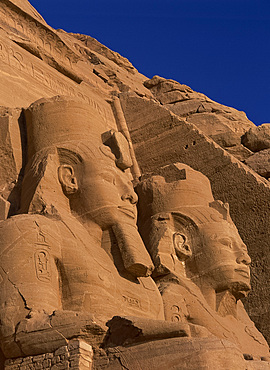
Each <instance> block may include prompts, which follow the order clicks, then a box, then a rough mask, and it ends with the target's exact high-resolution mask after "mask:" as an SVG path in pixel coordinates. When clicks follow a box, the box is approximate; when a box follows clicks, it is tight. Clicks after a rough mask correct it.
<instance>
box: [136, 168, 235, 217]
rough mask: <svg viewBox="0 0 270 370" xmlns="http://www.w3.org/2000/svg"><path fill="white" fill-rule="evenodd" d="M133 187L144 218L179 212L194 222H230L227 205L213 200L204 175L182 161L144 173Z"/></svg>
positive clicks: (209, 186)
mask: <svg viewBox="0 0 270 370" xmlns="http://www.w3.org/2000/svg"><path fill="white" fill-rule="evenodd" d="M137 191H138V194H139V199H140V204H142V205H143V207H144V208H145V209H146V211H147V214H146V213H145V212H143V213H144V216H142V217H144V218H145V217H147V218H149V217H150V218H151V217H153V216H154V215H158V214H162V213H172V214H173V213H181V214H184V215H186V216H187V217H190V218H191V219H192V220H193V221H194V222H195V223H196V224H203V223H207V222H217V221H220V220H222V219H223V220H226V221H229V222H230V216H229V208H228V205H227V204H224V203H222V202H221V201H215V200H214V198H213V194H212V190H211V185H210V181H209V180H208V178H207V177H206V176H205V175H203V174H202V173H201V172H198V171H195V170H194V169H192V168H191V167H189V166H188V165H186V164H183V163H174V164H171V165H168V166H165V167H162V168H160V169H159V170H158V171H156V172H155V173H151V174H147V175H145V176H144V177H142V180H141V182H140V184H139V185H138V186H137Z"/></svg>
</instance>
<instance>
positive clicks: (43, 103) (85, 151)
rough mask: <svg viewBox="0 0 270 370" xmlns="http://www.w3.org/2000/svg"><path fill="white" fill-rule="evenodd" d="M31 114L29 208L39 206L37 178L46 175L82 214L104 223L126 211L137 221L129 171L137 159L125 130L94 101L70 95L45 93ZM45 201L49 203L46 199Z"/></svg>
mask: <svg viewBox="0 0 270 370" xmlns="http://www.w3.org/2000/svg"><path fill="white" fill-rule="evenodd" d="M25 116H26V123H27V136H28V165H27V168H26V174H25V179H24V184H23V192H24V194H23V196H22V200H23V202H24V203H23V204H22V208H23V211H24V212H25V211H27V212H29V207H30V212H31V210H32V211H33V210H34V212H36V211H37V209H36V207H37V206H38V204H37V203H38V202H37V196H36V195H37V192H36V191H37V184H39V183H40V181H41V179H43V189H45V188H46V185H45V180H44V179H46V181H47V186H48V187H49V186H50V187H51V189H50V191H53V192H54V193H55V195H56V194H57V192H58V194H57V197H58V198H59V197H60V194H59V190H61V192H62V194H63V195H64V196H65V198H66V200H68V203H69V207H70V210H71V211H72V213H73V214H74V215H76V216H78V217H80V218H81V219H87V218H89V219H92V220H93V221H94V222H96V223H97V224H99V225H100V226H101V227H102V228H106V227H108V226H110V225H112V224H113V223H114V222H115V220H117V219H121V217H125V218H126V219H127V220H129V219H130V222H133V223H134V222H136V203H137V195H136V193H135V192H134V190H133V186H132V183H131V179H132V177H131V175H130V173H129V172H128V171H127V170H128V169H129V168H130V167H131V166H132V161H131V158H130V155H129V147H128V143H127V141H126V139H125V137H124V136H123V135H122V134H121V133H120V132H117V131H115V130H112V129H110V130H109V128H108V127H106V125H105V124H104V122H103V121H102V120H101V119H99V117H98V116H96V115H93V109H92V107H91V106H88V105H86V104H83V103H81V102H79V101H76V100H74V99H71V98H66V97H55V98H52V99H41V100H39V101H37V102H35V103H33V104H32V105H31V106H30V107H29V108H28V110H26V112H25ZM52 171H54V173H52ZM54 180H55V183H54V184H53V183H52V182H53V181H54ZM44 191H45V190H43V194H42V195H43V197H44V196H45V193H44ZM42 195H41V194H40V196H42ZM35 196H36V197H35ZM40 201H42V200H41V199H40ZM35 202H36V203H35ZM43 202H44V204H43V207H47V209H48V206H49V205H48V204H45V202H46V199H43ZM54 203H55V204H56V203H57V199H55V202H54ZM58 204H59V202H58ZM62 205H64V201H63V202H62ZM39 206H40V205H39ZM59 207H60V208H61V206H59ZM27 208H28V209H27ZM132 220H133V221H132ZM134 220H135V221H134Z"/></svg>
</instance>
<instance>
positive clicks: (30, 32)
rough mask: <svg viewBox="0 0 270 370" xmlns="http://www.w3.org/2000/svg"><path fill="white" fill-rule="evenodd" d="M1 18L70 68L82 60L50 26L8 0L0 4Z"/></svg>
mask: <svg viewBox="0 0 270 370" xmlns="http://www.w3.org/2000/svg"><path fill="white" fill-rule="evenodd" d="M0 19H1V21H2V22H4V23H5V24H6V25H8V26H9V27H11V29H12V30H16V31H17V32H16V33H18V32H19V33H21V34H22V35H24V36H26V37H28V38H29V39H30V40H31V41H32V42H33V43H34V44H35V45H38V46H40V47H41V48H43V49H44V50H45V51H47V52H48V53H49V54H50V55H52V56H53V57H55V58H56V59H58V60H61V61H63V62H64V63H66V64H67V65H68V66H69V67H70V68H73V65H75V64H76V63H77V62H78V60H80V57H79V56H77V55H76V54H75V53H74V52H73V51H72V50H71V49H70V48H69V47H68V46H67V45H66V44H65V43H64V42H63V41H62V40H61V39H60V37H59V36H58V35H56V33H55V32H54V31H53V30H52V29H51V28H50V27H49V26H45V25H44V24H42V23H40V22H39V21H38V20H36V19H34V18H33V17H32V16H31V15H30V14H28V13H25V12H24V11H22V10H21V9H20V10H19V11H18V8H17V7H16V6H15V5H14V4H13V3H11V2H10V1H8V0H3V1H2V2H1V4H0Z"/></svg>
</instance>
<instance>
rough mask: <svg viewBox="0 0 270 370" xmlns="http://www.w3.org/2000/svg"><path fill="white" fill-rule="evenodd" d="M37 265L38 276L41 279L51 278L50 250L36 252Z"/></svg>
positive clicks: (47, 279)
mask: <svg viewBox="0 0 270 370" xmlns="http://www.w3.org/2000/svg"><path fill="white" fill-rule="evenodd" d="M35 266H36V273H37V278H38V279H39V280H41V281H50V280H51V271H50V260H49V257H48V252H47V251H46V250H44V249H42V250H39V251H37V252H36V253H35Z"/></svg>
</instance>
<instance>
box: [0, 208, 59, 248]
mask: <svg viewBox="0 0 270 370" xmlns="http://www.w3.org/2000/svg"><path fill="white" fill-rule="evenodd" d="M59 222H60V221H58V220H53V219H50V218H47V217H45V216H42V215H28V214H21V215H16V216H13V217H11V218H9V219H7V220H5V221H2V222H0V248H3V246H5V245H10V244H12V243H16V242H17V241H19V240H21V239H22V238H23V239H24V241H25V242H28V243H38V242H40V243H42V242H47V243H48V244H53V243H54V242H53V240H51V239H54V240H58V242H59V241H60V239H61V232H59Z"/></svg>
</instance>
